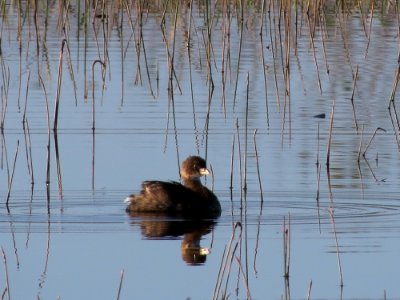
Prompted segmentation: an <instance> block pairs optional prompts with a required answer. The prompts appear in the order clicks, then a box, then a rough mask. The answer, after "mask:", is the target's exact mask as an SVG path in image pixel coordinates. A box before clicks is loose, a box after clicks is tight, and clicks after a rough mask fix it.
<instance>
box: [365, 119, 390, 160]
mask: <svg viewBox="0 0 400 300" xmlns="http://www.w3.org/2000/svg"><path fill="white" fill-rule="evenodd" d="M379 130H380V131H383V132H386V130H385V129H383V128H381V127H378V128H376V129H375V131H374V134H373V135H372V136H371V138H370V140H369V142H368V144H367V146H366V147H365V150H364V152H363V154H362V155H363V157H364V158H365V153H367V150H368V148H369V146H370V145H371V143H372V140H373V139H374V137H375V135H376V133H377V132H378V131H379Z"/></svg>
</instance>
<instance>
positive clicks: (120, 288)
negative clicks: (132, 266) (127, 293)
mask: <svg viewBox="0 0 400 300" xmlns="http://www.w3.org/2000/svg"><path fill="white" fill-rule="evenodd" d="M124 274H125V270H124V269H122V270H121V273H120V279H119V286H118V293H117V300H119V298H120V296H121V291H122V282H123V280H124Z"/></svg>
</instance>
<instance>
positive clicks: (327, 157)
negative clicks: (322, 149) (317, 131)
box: [326, 99, 335, 169]
mask: <svg viewBox="0 0 400 300" xmlns="http://www.w3.org/2000/svg"><path fill="white" fill-rule="evenodd" d="M334 115H335V99H333V104H332V111H331V118H330V121H329V137H328V144H327V150H326V166H327V167H328V169H329V164H330V157H331V144H332V130H333V117H334Z"/></svg>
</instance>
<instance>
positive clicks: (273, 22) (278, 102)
mask: <svg viewBox="0 0 400 300" xmlns="http://www.w3.org/2000/svg"><path fill="white" fill-rule="evenodd" d="M271 5H272V7H271ZM271 11H272V12H273V11H274V1H270V2H269V7H268V20H269V36H270V39H271V52H272V62H273V64H272V65H273V67H274V82H275V92H276V104H277V106H278V111H280V110H281V100H280V96H279V87H278V77H277V67H276V53H275V51H276V47H275V46H274V45H276V44H277V42H276V41H275V43H274V39H273V37H274V36H275V40H276V28H275V27H276V24H275V15H274V17H273V21H272V20H271ZM272 29H274V31H272ZM273 33H275V35H274V34H273Z"/></svg>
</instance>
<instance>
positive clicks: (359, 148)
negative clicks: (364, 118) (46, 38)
mask: <svg viewBox="0 0 400 300" xmlns="http://www.w3.org/2000/svg"><path fill="white" fill-rule="evenodd" d="M363 137H364V124H362V126H361V138H360V146H359V147H358V155H357V162H358V163H360V158H361V148H362V143H363Z"/></svg>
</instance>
